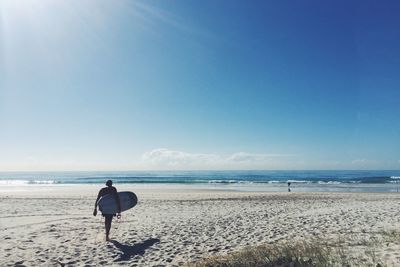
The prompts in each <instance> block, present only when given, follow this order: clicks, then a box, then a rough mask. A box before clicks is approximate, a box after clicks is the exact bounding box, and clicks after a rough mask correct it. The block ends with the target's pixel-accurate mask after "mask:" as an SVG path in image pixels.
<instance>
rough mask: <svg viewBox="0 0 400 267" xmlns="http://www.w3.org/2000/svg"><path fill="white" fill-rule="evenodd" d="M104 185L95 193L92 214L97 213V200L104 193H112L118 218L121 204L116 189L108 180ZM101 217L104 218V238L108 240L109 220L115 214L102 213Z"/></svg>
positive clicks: (110, 220)
mask: <svg viewBox="0 0 400 267" xmlns="http://www.w3.org/2000/svg"><path fill="white" fill-rule="evenodd" d="M106 186H107V187H104V188H102V189H100V191H99V194H98V195H97V199H96V203H94V211H93V216H96V215H97V204H98V202H99V199H100V198H102V197H103V196H105V195H108V194H113V195H114V197H115V201H116V202H117V203H118V213H117V217H118V218H119V217H120V216H121V204H120V202H119V197H118V193H117V189H116V188H115V187H114V186H112V181H111V180H108V181H107V182H106ZM102 215H103V217H104V218H105V220H104V226H105V228H106V240H107V241H109V240H110V237H109V235H110V229H111V222H112V219H113V217H114V216H115V214H102Z"/></svg>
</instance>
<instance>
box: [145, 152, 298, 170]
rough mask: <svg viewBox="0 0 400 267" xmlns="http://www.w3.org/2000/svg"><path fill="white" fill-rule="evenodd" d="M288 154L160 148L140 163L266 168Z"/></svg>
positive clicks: (173, 166) (150, 165)
mask: <svg viewBox="0 0 400 267" xmlns="http://www.w3.org/2000/svg"><path fill="white" fill-rule="evenodd" d="M288 156H292V155H283V154H255V153H246V152H238V153H234V154H231V155H218V154H204V153H188V152H183V151H176V150H169V149H166V148H159V149H154V150H152V151H149V152H146V153H144V154H143V156H142V159H141V164H140V165H141V166H142V167H144V168H146V167H147V168H156V169H266V168H272V167H274V166H276V167H278V166H277V165H281V163H282V160H277V159H279V158H283V157H288ZM278 163H279V164H278Z"/></svg>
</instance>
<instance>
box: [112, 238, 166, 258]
mask: <svg viewBox="0 0 400 267" xmlns="http://www.w3.org/2000/svg"><path fill="white" fill-rule="evenodd" d="M159 242H160V239H157V238H151V239H148V240H146V241H143V242H142V243H139V244H135V245H132V246H131V245H126V244H121V243H119V242H118V241H116V240H112V241H111V243H113V244H114V246H115V247H116V248H117V249H119V250H120V251H121V252H122V254H121V255H119V257H118V258H117V259H115V260H114V261H127V260H129V259H130V258H132V257H134V256H136V255H140V256H142V255H143V254H144V253H145V251H146V249H148V248H149V247H151V246H152V245H154V244H156V243H159Z"/></svg>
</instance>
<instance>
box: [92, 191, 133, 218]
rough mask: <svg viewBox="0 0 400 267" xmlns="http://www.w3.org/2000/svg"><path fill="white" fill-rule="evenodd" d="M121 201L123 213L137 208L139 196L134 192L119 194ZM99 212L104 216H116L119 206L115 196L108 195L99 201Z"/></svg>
mask: <svg viewBox="0 0 400 267" xmlns="http://www.w3.org/2000/svg"><path fill="white" fill-rule="evenodd" d="M118 196H119V201H120V204H121V212H123V211H126V210H129V209H131V208H133V207H134V206H136V204H137V201H138V199H137V196H136V195H135V193H133V192H128V191H126V192H118ZM98 205H99V210H100V211H101V213H103V214H116V213H117V212H118V205H117V201H116V199H115V196H113V195H112V194H107V195H105V196H104V197H102V198H101V199H100V200H99V203H98Z"/></svg>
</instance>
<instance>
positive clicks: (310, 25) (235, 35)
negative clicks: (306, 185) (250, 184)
mask: <svg viewBox="0 0 400 267" xmlns="http://www.w3.org/2000/svg"><path fill="white" fill-rule="evenodd" d="M399 13H400V2H398V1H368V0H367V1H364V0H363V1H361V0H360V1H317V0H315V1H251V3H250V2H248V1H231V0H229V1H228V0H226V1H211V0H210V1H191V0H180V1H176V0H175V1H127V0H121V1H106V0H96V1H94V0H88V1H80V0H70V1H51V0H31V1H22V0H2V1H1V2H0V170H78V169H79V170H82V169H86V170H104V169H110V170H115V169H400V122H399V118H400V75H399V73H400V49H399V47H400V19H399Z"/></svg>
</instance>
